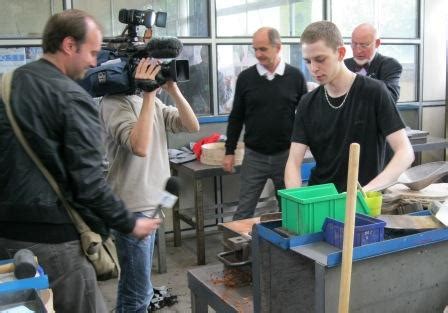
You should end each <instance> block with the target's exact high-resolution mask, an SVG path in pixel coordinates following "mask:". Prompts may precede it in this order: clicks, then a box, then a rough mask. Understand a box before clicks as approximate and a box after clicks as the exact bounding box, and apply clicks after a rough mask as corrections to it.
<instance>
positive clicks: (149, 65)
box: [135, 58, 160, 80]
mask: <svg viewBox="0 0 448 313" xmlns="http://www.w3.org/2000/svg"><path fill="white" fill-rule="evenodd" d="M159 71H160V64H159V61H157V60H155V59H151V58H143V59H141V60H140V62H139V63H138V65H137V69H136V70H135V79H149V80H155V79H156V75H157V74H158V73H159Z"/></svg>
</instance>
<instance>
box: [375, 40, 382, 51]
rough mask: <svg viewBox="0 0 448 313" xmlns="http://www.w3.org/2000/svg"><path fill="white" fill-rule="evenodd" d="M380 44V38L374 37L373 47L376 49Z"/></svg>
mask: <svg viewBox="0 0 448 313" xmlns="http://www.w3.org/2000/svg"><path fill="white" fill-rule="evenodd" d="M380 44H381V40H380V39H379V38H378V39H375V48H376V49H378V47H379V46H380Z"/></svg>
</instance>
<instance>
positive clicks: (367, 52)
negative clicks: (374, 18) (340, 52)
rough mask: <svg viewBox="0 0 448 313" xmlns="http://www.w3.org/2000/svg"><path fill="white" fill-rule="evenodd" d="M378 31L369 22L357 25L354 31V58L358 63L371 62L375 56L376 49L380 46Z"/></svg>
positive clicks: (352, 44)
mask: <svg viewBox="0 0 448 313" xmlns="http://www.w3.org/2000/svg"><path fill="white" fill-rule="evenodd" d="M380 43H381V41H380V39H379V37H378V31H377V30H376V28H375V27H374V26H373V25H372V24H369V23H363V24H360V25H358V26H356V27H355V29H354V30H353V32H352V43H351V46H352V51H353V59H354V60H355V62H356V63H357V64H358V65H364V64H366V63H368V62H370V61H371V60H372V59H373V57H374V56H375V52H376V49H378V47H379V46H380Z"/></svg>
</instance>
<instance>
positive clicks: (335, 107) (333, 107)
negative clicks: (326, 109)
mask: <svg viewBox="0 0 448 313" xmlns="http://www.w3.org/2000/svg"><path fill="white" fill-rule="evenodd" d="M350 89H352V88H350ZM350 89H349V90H348V91H347V93H346V94H345V97H344V100H342V103H341V104H340V105H338V106H335V105H332V104H331V102H330V99H328V95H327V89H325V87H324V93H325V99H327V103H328V105H329V106H330V108H332V109H334V110H339V109H340V108H342V107H343V106H344V104H345V100H347V97H348V94H349V93H350Z"/></svg>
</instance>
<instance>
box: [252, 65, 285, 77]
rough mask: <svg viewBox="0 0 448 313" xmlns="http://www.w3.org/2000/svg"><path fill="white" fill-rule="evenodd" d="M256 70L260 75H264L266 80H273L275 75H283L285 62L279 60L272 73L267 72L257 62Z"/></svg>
mask: <svg viewBox="0 0 448 313" xmlns="http://www.w3.org/2000/svg"><path fill="white" fill-rule="evenodd" d="M257 72H258V74H260V76H266V78H267V79H268V80H273V79H274V77H275V75H280V76H283V74H284V73H285V62H284V61H283V60H280V63H279V64H278V65H277V67H276V68H275V71H274V73H271V72H269V71H268V70H267V69H266V68H265V67H264V66H263V65H261V64H260V63H257Z"/></svg>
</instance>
